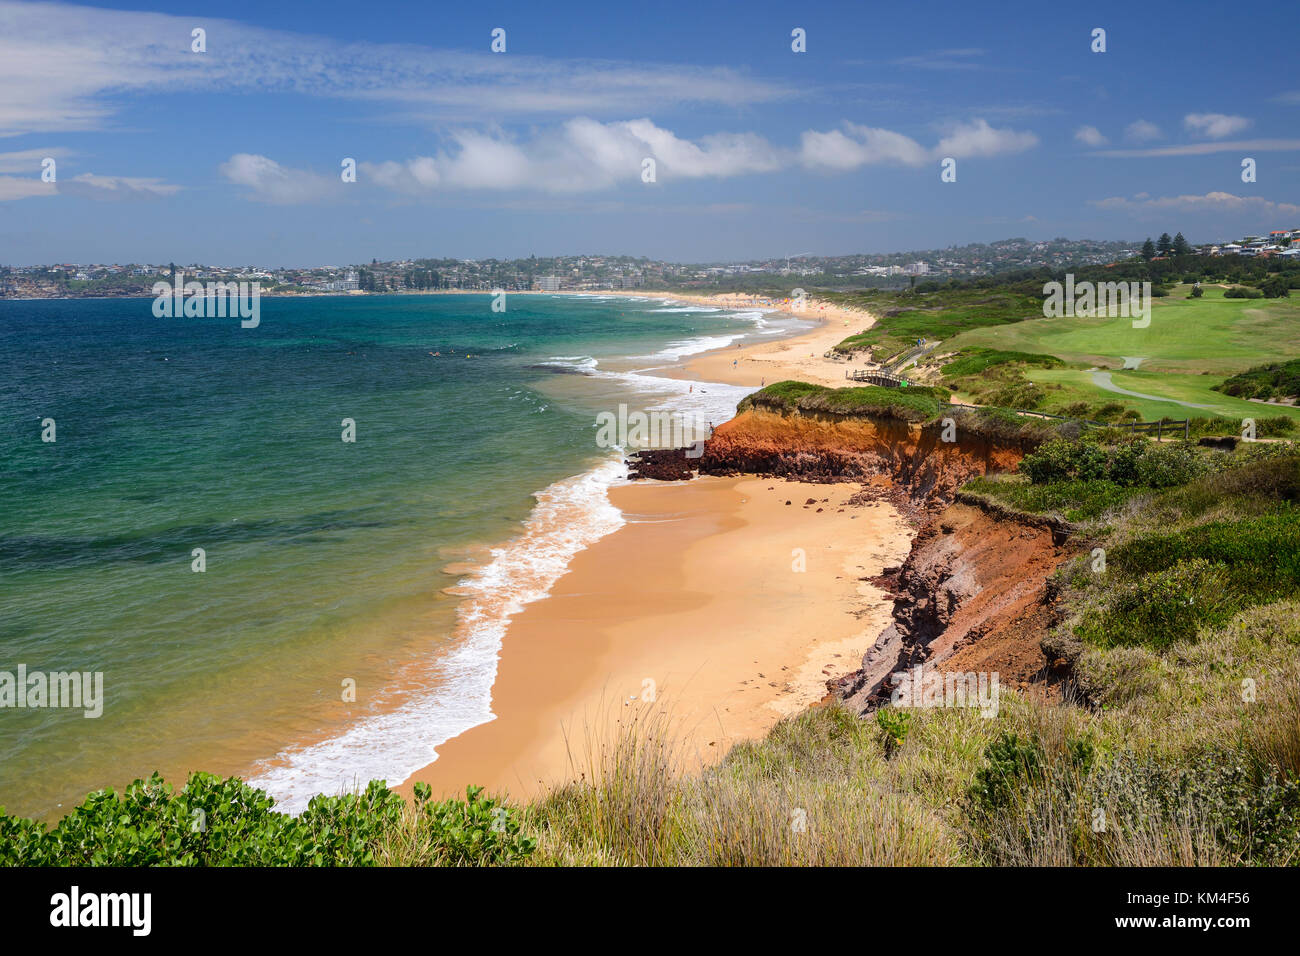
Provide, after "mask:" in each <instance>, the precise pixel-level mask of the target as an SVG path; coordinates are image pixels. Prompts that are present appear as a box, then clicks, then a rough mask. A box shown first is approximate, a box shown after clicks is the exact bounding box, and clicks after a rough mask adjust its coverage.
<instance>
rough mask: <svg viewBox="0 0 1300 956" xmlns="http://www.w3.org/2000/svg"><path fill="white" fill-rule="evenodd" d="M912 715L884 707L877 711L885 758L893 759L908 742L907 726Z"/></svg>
mask: <svg viewBox="0 0 1300 956" xmlns="http://www.w3.org/2000/svg"><path fill="white" fill-rule="evenodd" d="M911 718H912V715H911V714H909V713H907V712H906V711H902V710H897V709H895V708H893V707H882V708H881V709H880V710H878V711H876V726H878V727H879V728H880V739H881V745H882V746H883V747H884V748H885V756H886V757H892V756H893V755H894V753H895V752H897V750H898V748H899V747H901V746H903V743H904V741H906V740H907V725H908V722H909V721H910V720H911Z"/></svg>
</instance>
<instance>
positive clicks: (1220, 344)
mask: <svg viewBox="0 0 1300 956" xmlns="http://www.w3.org/2000/svg"><path fill="white" fill-rule="evenodd" d="M1188 290H1189V287H1188V286H1179V287H1177V288H1176V289H1175V290H1174V291H1173V293H1172V294H1170V295H1168V296H1166V297H1164V298H1159V299H1154V300H1153V308H1152V313H1151V324H1150V326H1148V327H1147V328H1144V329H1135V328H1133V320H1132V319H1128V318H1122V317H1117V318H1077V317H1075V318H1054V319H1045V318H1043V317H1042V311H1041V309H1040V310H1039V311H1038V312H1037V313H1036V317H1035V318H1033V319H1032V320H1030V321H1028V322H1018V323H1014V324H1010V325H998V326H996V327H992V328H981V329H971V330H968V331H964V332H963V333H962V334H960V335H958V336H956V337H954V338H952V339H949V340H945V342H944V347H945V350H946V349H948V348H953V349H957V348H964V347H967V346H983V347H985V348H992V349H1001V350H1005V351H1021V352H1046V353H1047V354H1049V355H1055V356H1057V357H1058V358H1060V359H1063V360H1064V361H1066V362H1079V363H1085V364H1087V365H1105V366H1108V367H1111V368H1119V367H1121V366H1122V365H1123V363H1124V358H1125V357H1126V356H1141V357H1143V359H1144V360H1143V362H1142V368H1143V369H1149V370H1152V371H1158V372H1187V373H1199V372H1212V373H1218V374H1221V375H1223V376H1227V375H1231V374H1233V373H1235V372H1238V371H1241V370H1243V369H1245V368H1249V367H1251V366H1253V365H1260V364H1263V363H1265V362H1268V361H1276V360H1277V359H1278V358H1279V357H1291V356H1300V298H1291V299H1258V300H1244V299H1225V298H1223V290H1222V289H1220V288H1217V287H1213V286H1207V287H1205V295H1204V296H1203V297H1202V298H1200V299H1191V298H1187V292H1188ZM921 334H924V333H921ZM932 337H934V336H932Z"/></svg>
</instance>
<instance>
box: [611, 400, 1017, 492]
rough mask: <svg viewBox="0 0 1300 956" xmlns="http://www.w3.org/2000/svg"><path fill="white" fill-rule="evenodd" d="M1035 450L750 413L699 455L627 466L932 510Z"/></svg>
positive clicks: (685, 453)
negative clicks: (824, 484)
mask: <svg viewBox="0 0 1300 956" xmlns="http://www.w3.org/2000/svg"><path fill="white" fill-rule="evenodd" d="M945 437H948V438H951V439H952V440H951V441H945V440H944V439H945ZM1032 448H1033V444H1032V443H1029V442H1023V443H1022V442H1020V441H1018V440H1010V441H999V440H997V439H994V438H990V437H988V436H986V435H983V434H980V433H979V432H977V431H976V430H975V429H973V428H968V427H963V424H962V422H961V420H960V419H958V420H956V421H955V423H954V424H951V425H945V424H944V422H943V421H936V422H931V423H927V424H920V423H916V422H907V421H902V420H899V419H892V418H880V419H877V418H866V417H845V416H832V415H810V414H782V413H780V412H774V411H768V410H765V409H758V408H755V409H750V410H748V411H745V412H742V413H741V414H739V415H737V416H736V417H735V418H733V419H731V421H729V422H726V423H724V424H723V425H721V426H719V427H718V428H717V430H716V431H715V432H714V433H713V436H712V437H711V438H710V439H709V440H708V441H707V442H705V443H704V446H703V449H702V454H701V453H700V450H699V449H696V450H694V451H689V450H681V449H674V450H669V451H652V452H642V453H641V454H639V455H636V456H634V457H633V458H632V459H630V460H629V462H628V464H629V467H630V470H631V474H632V477H634V478H656V479H661V480H680V479H684V478H689V477H691V476H692V475H694V474H696V473H698V474H705V475H730V474H760V475H772V476H777V477H783V478H794V479H805V480H808V481H840V480H844V481H865V482H868V483H872V484H875V485H877V486H878V487H880V488H881V489H882V490H886V491H892V492H898V493H899V496H900V497H902V498H903V499H905V500H906V502H907V503H908V504H909V505H910V506H911V507H912V508H913V509H915V508H918V507H920V508H927V509H933V508H936V507H940V506H942V505H944V504H946V503H948V502H949V501H951V500H952V499H953V497H954V495H955V493H956V491H957V489H958V488H959V487H961V485H962V484H964V483H965V482H967V481H969V480H970V479H971V478H973V477H975V476H976V475H983V474H987V473H989V472H995V471H1008V470H1014V469H1015V467H1016V465H1017V464H1018V463H1019V462H1020V459H1021V458H1022V457H1024V455H1025V454H1026V453H1027V452H1028V451H1030V450H1032ZM691 454H698V455H699V457H696V458H692V457H690V456H691Z"/></svg>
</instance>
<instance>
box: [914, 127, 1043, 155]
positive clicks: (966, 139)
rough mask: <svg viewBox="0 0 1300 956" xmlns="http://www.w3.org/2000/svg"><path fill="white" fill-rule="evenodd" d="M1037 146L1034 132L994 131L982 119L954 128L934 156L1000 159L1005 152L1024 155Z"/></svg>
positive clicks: (936, 149) (942, 140) (941, 142)
mask: <svg viewBox="0 0 1300 956" xmlns="http://www.w3.org/2000/svg"><path fill="white" fill-rule="evenodd" d="M1037 145H1038V137H1037V136H1035V135H1034V134H1033V133H1026V132H1020V131H1018V130H1014V129H995V128H994V127H992V126H990V125H989V124H988V123H987V122H986V121H984V120H982V119H977V120H972V121H971V122H969V123H959V124H957V125H956V126H954V127H953V128H952V129H951V130H950V131H949V133H948V135H947V136H945V137H944V138H943V139H941V140H939V145H938V146H936V147H935V148H934V155H935V156H939V157H942V156H952V157H954V158H956V159H962V158H970V157H975V156H1001V155H1003V154H1004V153H1023V152H1024V151H1025V150H1027V149H1032V148H1033V147H1035V146H1037Z"/></svg>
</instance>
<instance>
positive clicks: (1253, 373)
mask: <svg viewBox="0 0 1300 956" xmlns="http://www.w3.org/2000/svg"><path fill="white" fill-rule="evenodd" d="M1214 389H1215V391H1218V392H1223V393H1224V394H1225V395H1232V396H1234V397H1235V398H1262V399H1270V398H1297V397H1300V359H1292V360H1291V361H1289V362H1273V363H1270V364H1268V365H1257V366H1255V367H1254V368H1248V369H1246V370H1245V371H1244V372H1238V373H1237V374H1236V375H1233V376H1231V377H1230V378H1226V379H1224V380H1223V381H1222V382H1220V383H1219V384H1218V385H1216V386H1214Z"/></svg>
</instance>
